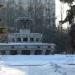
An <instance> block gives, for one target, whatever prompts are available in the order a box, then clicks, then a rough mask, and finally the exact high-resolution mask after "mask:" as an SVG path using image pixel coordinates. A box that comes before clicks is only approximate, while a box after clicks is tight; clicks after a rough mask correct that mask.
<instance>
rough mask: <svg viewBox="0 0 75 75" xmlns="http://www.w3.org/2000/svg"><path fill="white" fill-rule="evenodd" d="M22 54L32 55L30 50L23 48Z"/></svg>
mask: <svg viewBox="0 0 75 75" xmlns="http://www.w3.org/2000/svg"><path fill="white" fill-rule="evenodd" d="M22 55H30V50H22Z"/></svg>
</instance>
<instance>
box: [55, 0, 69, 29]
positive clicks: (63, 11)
mask: <svg viewBox="0 0 75 75" xmlns="http://www.w3.org/2000/svg"><path fill="white" fill-rule="evenodd" d="M55 1H56V24H57V26H58V25H59V21H60V20H61V4H62V3H60V1H59V0H55ZM62 7H63V8H62V18H63V19H64V18H65V17H66V10H67V9H69V7H68V5H67V4H62ZM67 24H68V23H65V24H63V27H64V28H67Z"/></svg>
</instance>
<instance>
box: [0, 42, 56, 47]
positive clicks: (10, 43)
mask: <svg viewBox="0 0 75 75" xmlns="http://www.w3.org/2000/svg"><path fill="white" fill-rule="evenodd" d="M0 45H53V46H54V45H55V44H53V43H12V42H9V43H0Z"/></svg>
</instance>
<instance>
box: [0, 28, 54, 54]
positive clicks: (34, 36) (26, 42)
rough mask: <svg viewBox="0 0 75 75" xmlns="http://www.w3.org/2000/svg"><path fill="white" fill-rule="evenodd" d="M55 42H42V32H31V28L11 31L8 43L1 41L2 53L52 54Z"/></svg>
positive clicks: (0, 49) (0, 48) (0, 52)
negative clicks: (15, 31) (17, 31)
mask: <svg viewBox="0 0 75 75" xmlns="http://www.w3.org/2000/svg"><path fill="white" fill-rule="evenodd" d="M53 51H55V44H53V43H42V34H40V33H31V32H30V30H29V29H25V30H22V29H21V30H20V32H19V33H9V34H8V43H0V54H1V55H50V54H52V53H53Z"/></svg>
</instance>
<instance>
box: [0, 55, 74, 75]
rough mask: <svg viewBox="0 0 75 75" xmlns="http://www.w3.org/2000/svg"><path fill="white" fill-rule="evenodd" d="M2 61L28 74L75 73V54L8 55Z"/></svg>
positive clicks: (61, 74) (63, 74) (58, 74)
mask: <svg viewBox="0 0 75 75" xmlns="http://www.w3.org/2000/svg"><path fill="white" fill-rule="evenodd" d="M1 61H3V62H2V63H1V65H5V66H8V67H12V68H13V67H14V68H15V69H20V70H22V71H24V72H27V74H28V75H75V55H48V56H45V55H29V56H25V55H24V56H23V55H16V56H11V55H7V56H2V57H1Z"/></svg>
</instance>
